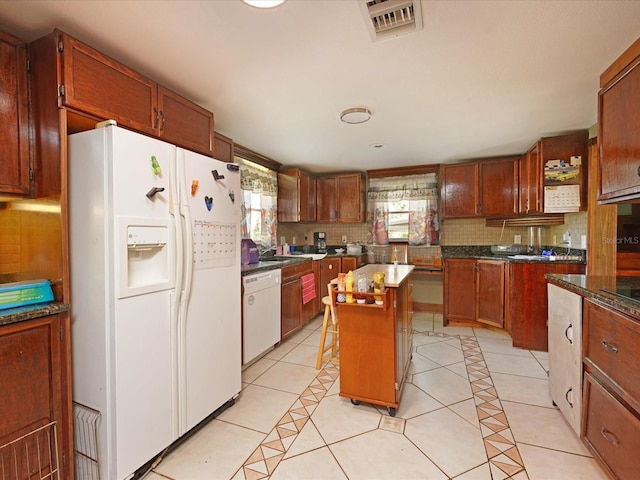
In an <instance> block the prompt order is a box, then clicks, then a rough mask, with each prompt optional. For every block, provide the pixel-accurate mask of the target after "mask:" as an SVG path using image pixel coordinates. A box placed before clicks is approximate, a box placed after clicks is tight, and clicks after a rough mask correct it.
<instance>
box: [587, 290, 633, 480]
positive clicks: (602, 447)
mask: <svg viewBox="0 0 640 480" xmlns="http://www.w3.org/2000/svg"><path fill="white" fill-rule="evenodd" d="M583 331H584V340H583V351H584V370H585V376H584V378H585V385H584V388H585V390H584V415H583V420H582V434H583V437H584V440H585V443H586V444H587V446H588V447H589V449H590V450H591V452H592V453H593V455H594V457H595V458H596V459H597V460H598V461H599V462H600V463H601V464H602V465H603V467H604V468H605V470H606V471H607V472H608V473H609V475H611V477H612V478H616V479H620V480H627V479H636V478H638V471H639V470H640V460H639V459H638V455H637V452H638V451H639V450H640V358H639V357H638V352H639V351H640V324H639V323H638V319H637V318H632V317H629V316H627V315H625V314H622V313H619V312H617V311H615V310H612V309H610V308H608V307H606V306H604V305H600V304H597V303H595V302H592V301H591V300H588V299H585V301H584V319H583Z"/></svg>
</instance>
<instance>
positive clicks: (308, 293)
mask: <svg viewBox="0 0 640 480" xmlns="http://www.w3.org/2000/svg"><path fill="white" fill-rule="evenodd" d="M300 280H301V281H302V303H309V302H310V301H311V300H313V299H314V298H316V280H315V278H314V275H313V273H309V274H307V275H303V276H302V277H300Z"/></svg>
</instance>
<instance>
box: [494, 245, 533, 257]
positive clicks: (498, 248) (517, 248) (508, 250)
mask: <svg viewBox="0 0 640 480" xmlns="http://www.w3.org/2000/svg"><path fill="white" fill-rule="evenodd" d="M491 253H493V254H494V255H520V254H523V253H527V246H526V245H521V244H519V243H517V244H513V245H491Z"/></svg>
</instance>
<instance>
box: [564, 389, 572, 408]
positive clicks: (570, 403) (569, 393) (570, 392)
mask: <svg viewBox="0 0 640 480" xmlns="http://www.w3.org/2000/svg"><path fill="white" fill-rule="evenodd" d="M569 395H571V396H572V397H573V388H570V389H569V390H567V393H565V394H564V398H565V399H566V400H567V403H568V404H569V406H570V407H571V408H573V402H572V401H571V400H569Z"/></svg>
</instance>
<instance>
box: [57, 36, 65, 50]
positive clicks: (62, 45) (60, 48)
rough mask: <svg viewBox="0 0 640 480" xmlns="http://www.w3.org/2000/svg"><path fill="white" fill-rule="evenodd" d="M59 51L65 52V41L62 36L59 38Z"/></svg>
mask: <svg viewBox="0 0 640 480" xmlns="http://www.w3.org/2000/svg"><path fill="white" fill-rule="evenodd" d="M58 52H60V53H62V52H64V42H63V41H62V38H59V39H58Z"/></svg>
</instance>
